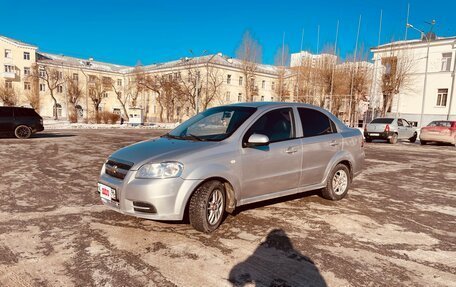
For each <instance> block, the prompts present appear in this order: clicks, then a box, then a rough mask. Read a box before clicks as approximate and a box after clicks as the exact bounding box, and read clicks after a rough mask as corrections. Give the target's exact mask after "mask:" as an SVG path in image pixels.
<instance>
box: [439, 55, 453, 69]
mask: <svg viewBox="0 0 456 287" xmlns="http://www.w3.org/2000/svg"><path fill="white" fill-rule="evenodd" d="M450 66H451V53H443V54H442V69H441V71H443V72H449V71H450Z"/></svg>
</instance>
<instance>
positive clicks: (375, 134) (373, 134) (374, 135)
mask: <svg viewBox="0 0 456 287" xmlns="http://www.w3.org/2000/svg"><path fill="white" fill-rule="evenodd" d="M369 135H370V136H373V137H378V136H379V135H380V134H377V133H371V134H369Z"/></svg>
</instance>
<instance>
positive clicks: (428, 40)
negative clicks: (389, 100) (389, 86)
mask: <svg viewBox="0 0 456 287" xmlns="http://www.w3.org/2000/svg"><path fill="white" fill-rule="evenodd" d="M429 24H430V25H431V29H430V30H429V32H431V31H432V29H433V28H434V25H435V20H432V21H431V23H429ZM406 27H407V28H412V29H413V30H416V31H418V32H420V33H421V35H422V36H424V37H426V42H427V48H426V67H425V69H424V85H423V98H422V100H421V113H420V121H419V122H418V123H419V126H420V127H422V126H423V114H424V103H425V99H426V84H427V71H428V64H429V47H430V45H431V39H430V38H429V36H430V34H428V35H426V33H424V32H423V31H422V30H420V29H418V28H415V27H414V26H413V25H412V24H410V23H407V24H406ZM398 108H399V107H398Z"/></svg>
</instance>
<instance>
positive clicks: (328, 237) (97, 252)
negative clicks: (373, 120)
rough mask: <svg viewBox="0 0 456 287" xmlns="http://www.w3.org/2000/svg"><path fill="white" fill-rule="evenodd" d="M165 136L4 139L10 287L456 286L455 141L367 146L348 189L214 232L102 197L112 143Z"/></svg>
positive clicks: (249, 209) (0, 226)
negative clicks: (101, 177) (123, 210)
mask: <svg viewBox="0 0 456 287" xmlns="http://www.w3.org/2000/svg"><path fill="white" fill-rule="evenodd" d="M164 132H165V131H156V130H144V129H125V130H121V131H120V130H59V131H54V132H52V131H47V132H45V133H41V134H38V135H36V136H35V137H34V138H32V139H29V140H16V139H12V138H2V139H0V147H1V149H0V176H1V178H0V201H1V204H0V286H233V285H234V286H399V285H408V286H456V228H455V226H456V147H454V146H443V145H427V146H420V145H419V143H415V144H410V143H399V144H396V145H390V144H386V143H380V142H376V143H369V144H366V147H365V150H366V169H365V170H364V172H363V173H362V174H361V175H360V176H359V177H357V178H356V179H355V181H354V183H353V185H352V188H351V190H350V192H349V194H348V196H347V197H346V198H345V199H343V200H341V201H338V202H332V201H327V200H324V199H322V198H321V197H319V195H318V191H312V192H308V193H305V194H301V195H295V196H291V197H286V198H282V199H279V200H273V201H268V202H264V203H260V204H253V205H249V206H245V207H242V208H239V209H238V210H237V211H236V212H235V214H233V215H229V216H227V218H226V219H225V220H224V222H223V223H222V225H221V226H220V228H219V229H218V230H217V231H216V232H215V233H213V234H211V235H207V234H202V233H199V232H197V231H195V230H193V229H192V227H191V226H189V225H188V224H187V223H186V222H155V221H150V220H143V219H138V218H134V217H129V216H125V215H121V214H118V213H116V212H114V211H111V210H108V209H107V208H106V207H104V206H103V205H102V204H101V202H100V199H99V197H98V194H97V193H96V183H97V178H98V174H99V171H100V168H101V165H102V164H103V162H104V160H105V159H106V158H107V156H108V155H109V154H110V153H112V152H113V151H115V150H116V149H118V148H120V147H123V146H125V145H128V144H130V143H134V142H136V141H139V140H144V139H147V138H150V137H152V136H154V135H160V134H163V133H164Z"/></svg>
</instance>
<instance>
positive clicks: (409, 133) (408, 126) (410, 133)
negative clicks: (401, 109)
mask: <svg viewBox="0 0 456 287" xmlns="http://www.w3.org/2000/svg"><path fill="white" fill-rule="evenodd" d="M402 123H403V125H404V127H405V129H406V131H407V138H408V139H409V138H411V137H413V135H414V134H415V129H414V128H413V127H412V125H411V124H410V123H409V122H408V121H407V120H405V119H402Z"/></svg>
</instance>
